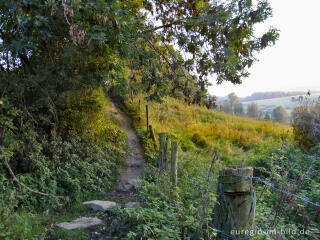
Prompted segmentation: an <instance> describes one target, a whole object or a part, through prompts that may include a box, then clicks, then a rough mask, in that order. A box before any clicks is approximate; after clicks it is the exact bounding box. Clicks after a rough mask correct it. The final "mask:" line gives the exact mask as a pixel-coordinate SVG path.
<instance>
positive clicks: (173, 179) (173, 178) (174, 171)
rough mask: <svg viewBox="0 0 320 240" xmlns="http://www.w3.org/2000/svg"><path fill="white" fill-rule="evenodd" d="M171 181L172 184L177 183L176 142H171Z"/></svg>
mask: <svg viewBox="0 0 320 240" xmlns="http://www.w3.org/2000/svg"><path fill="white" fill-rule="evenodd" d="M171 182H172V184H173V186H177V183H178V142H176V141H172V142H171Z"/></svg>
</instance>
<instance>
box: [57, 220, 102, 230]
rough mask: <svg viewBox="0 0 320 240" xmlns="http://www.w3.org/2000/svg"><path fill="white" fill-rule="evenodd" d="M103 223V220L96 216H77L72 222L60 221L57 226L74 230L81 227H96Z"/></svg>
mask: <svg viewBox="0 0 320 240" xmlns="http://www.w3.org/2000/svg"><path fill="white" fill-rule="evenodd" d="M101 224H102V221H101V220H100V219H99V218H96V217H89V218H87V217H82V218H77V219H75V220H73V221H71V222H63V223H59V224H57V225H56V226H57V227H59V228H62V229H65V230H74V229H80V228H90V227H96V226H99V225H101Z"/></svg>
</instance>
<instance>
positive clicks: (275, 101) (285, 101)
mask: <svg viewBox="0 0 320 240" xmlns="http://www.w3.org/2000/svg"><path fill="white" fill-rule="evenodd" d="M294 97H295V98H296V99H298V98H299V96H294ZM303 97H305V96H303ZM319 97H320V94H312V95H311V97H310V98H309V99H308V101H309V102H312V103H318V102H319ZM291 98H292V97H282V98H272V99H264V100H256V101H248V102H242V104H243V107H244V109H245V111H246V109H247V106H248V104H250V103H252V102H254V103H256V104H258V106H259V109H260V110H262V111H264V112H269V113H272V111H273V109H275V108H276V107H278V106H283V107H285V108H286V109H287V110H288V112H289V113H291V112H292V110H293V109H294V108H295V107H298V106H300V105H302V104H304V103H305V100H304V101H303V102H302V103H301V102H299V101H295V102H293V101H292V100H291Z"/></svg>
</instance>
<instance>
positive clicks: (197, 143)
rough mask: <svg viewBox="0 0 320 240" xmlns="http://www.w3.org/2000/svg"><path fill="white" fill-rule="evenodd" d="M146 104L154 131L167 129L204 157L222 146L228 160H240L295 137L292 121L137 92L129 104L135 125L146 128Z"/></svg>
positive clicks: (186, 148) (183, 145)
mask: <svg viewBox="0 0 320 240" xmlns="http://www.w3.org/2000/svg"><path fill="white" fill-rule="evenodd" d="M139 101H140V105H139ZM146 104H148V107H149V113H150V114H149V117H150V124H151V125H152V127H153V129H154V130H155V132H156V133H160V132H168V133H169V134H170V135H171V137H172V138H175V139H177V140H178V141H179V143H180V144H179V145H180V146H181V149H182V150H183V152H184V153H191V152H196V153H198V155H200V156H201V159H204V158H205V159H206V158H209V157H208V153H210V152H212V151H210V149H213V148H215V147H219V148H220V151H221V153H222V155H221V159H222V160H224V161H225V162H226V164H228V163H230V164H237V162H239V161H240V162H242V160H243V159H244V158H246V156H247V155H248V154H249V153H250V152H252V151H254V150H255V149H256V148H258V147H261V146H263V145H277V144H280V143H281V142H282V139H283V138H285V137H287V138H288V139H292V133H291V132H292V131H291V127H290V126H289V125H285V124H280V123H273V122H270V121H264V120H255V119H251V118H247V117H239V116H234V115H229V114H226V113H223V112H219V111H213V110H208V109H207V108H205V107H201V106H198V105H188V104H186V103H184V102H181V101H180V100H177V99H174V98H170V97H167V98H164V99H163V102H162V103H158V102H147V101H145V100H144V99H143V96H137V97H136V98H134V99H133V100H128V101H127V102H126V106H127V107H128V109H129V111H130V113H131V115H132V117H133V118H134V122H135V125H136V127H137V128H139V129H140V130H142V131H144V132H146V109H145V105H146ZM187 155H188V154H187ZM240 162H239V163H240Z"/></svg>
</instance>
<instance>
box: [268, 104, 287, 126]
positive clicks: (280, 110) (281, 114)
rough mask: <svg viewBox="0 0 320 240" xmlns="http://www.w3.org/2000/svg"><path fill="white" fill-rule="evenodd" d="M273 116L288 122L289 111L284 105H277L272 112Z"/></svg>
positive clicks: (278, 120) (279, 120) (277, 119)
mask: <svg viewBox="0 0 320 240" xmlns="http://www.w3.org/2000/svg"><path fill="white" fill-rule="evenodd" d="M272 117H273V119H274V120H275V121H277V122H282V123H287V122H288V120H289V114H288V111H287V110H286V109H285V108H284V107H283V106H278V107H276V108H275V109H274V110H273V112H272Z"/></svg>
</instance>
